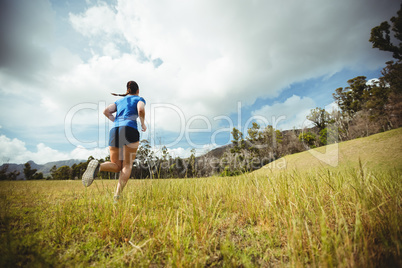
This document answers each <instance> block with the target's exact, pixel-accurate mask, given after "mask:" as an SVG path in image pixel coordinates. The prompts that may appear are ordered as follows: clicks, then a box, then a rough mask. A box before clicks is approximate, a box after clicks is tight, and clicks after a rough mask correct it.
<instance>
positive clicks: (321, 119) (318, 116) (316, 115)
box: [307, 107, 331, 131]
mask: <svg viewBox="0 0 402 268" xmlns="http://www.w3.org/2000/svg"><path fill="white" fill-rule="evenodd" d="M307 119H308V120H310V121H311V122H313V123H314V125H315V126H316V127H317V128H318V130H319V131H321V130H323V129H324V128H326V126H327V125H328V123H331V116H330V114H329V113H328V112H327V111H326V110H325V109H322V108H318V107H317V108H315V109H312V110H311V111H310V114H309V115H307Z"/></svg>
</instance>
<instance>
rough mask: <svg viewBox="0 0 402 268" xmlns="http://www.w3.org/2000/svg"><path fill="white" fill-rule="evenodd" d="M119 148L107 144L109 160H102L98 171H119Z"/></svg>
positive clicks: (120, 163) (121, 163) (120, 164)
mask: <svg viewBox="0 0 402 268" xmlns="http://www.w3.org/2000/svg"><path fill="white" fill-rule="evenodd" d="M120 150H122V148H121V149H119V148H118V147H112V146H109V151H110V162H104V163H102V164H101V165H100V171H108V172H120V171H121V169H122V165H123V161H122V160H120V159H119V154H120V152H119V151H120Z"/></svg>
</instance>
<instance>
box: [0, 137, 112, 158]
mask: <svg viewBox="0 0 402 268" xmlns="http://www.w3.org/2000/svg"><path fill="white" fill-rule="evenodd" d="M0 148H2V150H1V151H0V164H3V163H17V164H22V163H26V162H28V161H30V160H32V161H34V162H35V163H37V164H45V163H48V162H53V161H59V160H68V159H83V160H85V159H88V157H89V156H93V157H95V158H98V159H99V158H105V157H106V156H107V155H109V150H108V148H95V149H92V150H88V149H85V148H83V147H77V148H76V149H74V150H73V151H71V152H70V153H63V152H59V151H58V150H55V149H52V148H50V147H48V146H46V145H45V144H43V143H39V144H38V145H37V146H36V152H33V151H30V150H28V149H27V148H26V145H25V142H23V141H21V140H19V139H16V138H14V139H10V138H8V137H6V136H5V135H1V136H0Z"/></svg>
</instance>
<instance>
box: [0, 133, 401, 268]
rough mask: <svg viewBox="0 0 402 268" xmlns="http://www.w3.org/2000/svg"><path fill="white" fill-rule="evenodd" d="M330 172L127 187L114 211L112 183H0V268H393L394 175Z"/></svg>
mask: <svg viewBox="0 0 402 268" xmlns="http://www.w3.org/2000/svg"><path fill="white" fill-rule="evenodd" d="M383 135H389V133H384V134H383ZM369 138H371V137H369ZM373 143H375V141H373ZM393 148H397V146H393ZM366 153H370V152H369V151H367V150H366ZM373 153H374V152H373ZM395 153H397V152H395ZM344 155H345V154H344ZM339 163H340V165H338V166H337V167H323V166H320V167H316V168H314V169H306V168H304V169H301V170H297V169H287V170H285V171H275V170H270V169H266V170H265V172H261V171H259V172H255V173H251V174H245V175H243V176H238V177H226V178H221V177H211V178H202V179H181V180H179V179H177V180H174V179H169V180H130V181H129V183H128V185H127V187H126V189H125V192H124V196H123V199H122V200H121V202H119V203H118V204H114V203H113V198H112V197H113V190H114V188H115V186H116V181H101V180H96V181H95V182H94V185H92V186H91V187H89V188H84V187H83V186H82V184H81V182H80V181H17V182H15V181H14V182H0V207H1V213H0V266H2V267H15V266H36V267H47V266H51V267H55V266H56V267H64V266H67V267H72V266H74V267H75V266H77V267H87V266H102V267H105V266H106V267H121V266H135V267H137V266H147V267H148V266H156V267H159V266H163V267H166V266H167V267H194V266H195V267H204V266H219V267H220V266H236V267H237V266H244V267H255V266H257V267H260V266H262V267H270V266H285V267H300V266H319V267H333V266H337V267H345V266H358V267H376V266H377V267H378V266H383V267H389V266H391V267H392V266H395V267H401V265H402V261H401V259H402V258H401V246H402V240H401V239H402V238H401V237H402V236H401V234H402V233H401V227H400V226H401V225H400V222H402V213H401V212H402V211H401V206H402V178H401V171H400V169H398V168H395V167H390V168H389V169H388V170H387V169H385V168H384V167H382V166H380V168H378V166H376V165H372V164H370V162H364V160H362V158H361V163H360V164H359V161H357V164H356V165H355V164H350V163H349V164H348V165H346V164H342V163H343V162H342V161H339Z"/></svg>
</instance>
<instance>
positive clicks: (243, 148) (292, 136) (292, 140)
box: [0, 5, 402, 180]
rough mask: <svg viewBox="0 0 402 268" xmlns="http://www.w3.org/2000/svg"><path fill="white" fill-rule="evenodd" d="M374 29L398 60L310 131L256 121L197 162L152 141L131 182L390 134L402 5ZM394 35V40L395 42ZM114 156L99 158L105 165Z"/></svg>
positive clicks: (340, 99) (62, 175) (355, 88)
mask: <svg viewBox="0 0 402 268" xmlns="http://www.w3.org/2000/svg"><path fill="white" fill-rule="evenodd" d="M390 21H391V24H390V23H389V22H387V21H385V22H383V23H381V24H380V25H379V26H377V27H374V28H373V29H372V30H371V35H370V39H369V41H370V42H371V43H372V44H373V48H377V49H380V50H383V51H388V52H392V55H393V58H394V60H392V61H388V62H386V66H385V68H384V69H383V70H382V72H381V74H382V77H380V78H379V79H378V80H375V81H367V78H366V77H365V76H357V77H355V78H352V79H350V80H348V81H347V83H348V86H347V87H345V88H342V87H341V88H337V89H335V92H334V93H333V98H334V100H335V102H336V104H337V105H338V109H337V110H333V111H327V110H325V109H324V108H321V107H317V108H315V109H312V110H311V111H310V114H309V115H308V116H307V119H308V120H310V121H311V122H312V124H313V125H314V126H313V127H311V128H305V129H293V130H286V131H280V130H278V129H275V128H274V127H273V126H266V127H265V128H263V129H261V126H260V125H259V124H257V123H256V122H253V123H252V126H251V127H250V128H249V129H248V130H247V133H246V135H245V133H242V132H241V131H240V130H239V129H237V128H233V130H232V132H231V134H232V137H233V140H232V141H231V142H232V143H231V144H230V146H228V147H227V149H226V150H225V152H224V153H223V154H221V155H218V156H216V155H214V154H211V153H207V154H206V155H204V156H201V157H196V156H195V150H192V153H191V155H190V157H189V158H186V159H182V158H180V157H172V156H171V155H170V154H169V152H168V149H167V148H166V147H162V149H161V154H159V155H156V154H155V152H154V151H153V150H152V148H151V146H150V144H149V142H148V141H147V140H143V141H141V146H140V147H139V149H138V151H137V158H136V160H135V162H134V168H133V169H132V174H131V177H132V178H137V179H145V178H150V179H159V178H193V177H205V176H211V175H219V176H233V175H238V174H242V173H245V172H249V171H252V170H255V169H258V168H261V167H262V166H264V165H266V164H267V163H269V162H272V161H274V160H276V159H278V158H280V157H283V156H285V155H289V154H294V153H298V152H302V151H304V150H307V149H310V148H314V147H319V146H324V145H327V144H331V143H334V142H339V141H346V140H351V139H355V138H358V137H364V136H368V135H372V134H375V133H379V132H383V131H387V130H390V129H393V128H398V127H401V126H402V116H401V112H402V94H401V93H402V5H401V8H400V10H399V11H398V12H397V16H395V17H392V18H391V19H390ZM391 33H392V34H393V37H394V38H393V40H396V41H397V42H399V43H398V44H393V43H392V42H391V39H392V38H391ZM92 159H93V157H89V159H88V160H87V161H86V162H82V163H80V164H74V165H73V166H71V167H69V166H62V167H59V168H56V166H54V167H53V168H52V169H51V170H50V176H47V177H44V176H43V174H42V173H38V172H37V170H36V169H32V168H31V167H30V164H29V163H26V164H25V168H24V171H23V172H24V176H25V179H27V180H31V179H33V180H38V179H48V180H74V179H80V178H81V176H82V174H83V172H84V171H85V169H86V167H87V165H88V163H89V161H90V160H92ZM108 160H110V159H109V157H106V158H105V159H100V161H101V162H104V161H108ZM18 176H19V172H16V171H14V172H8V173H7V165H3V168H2V169H1V170H0V180H5V179H8V180H15V179H16V178H17V177H18ZM100 177H101V178H102V179H115V178H116V176H115V174H114V173H110V172H103V173H101V174H100Z"/></svg>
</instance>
